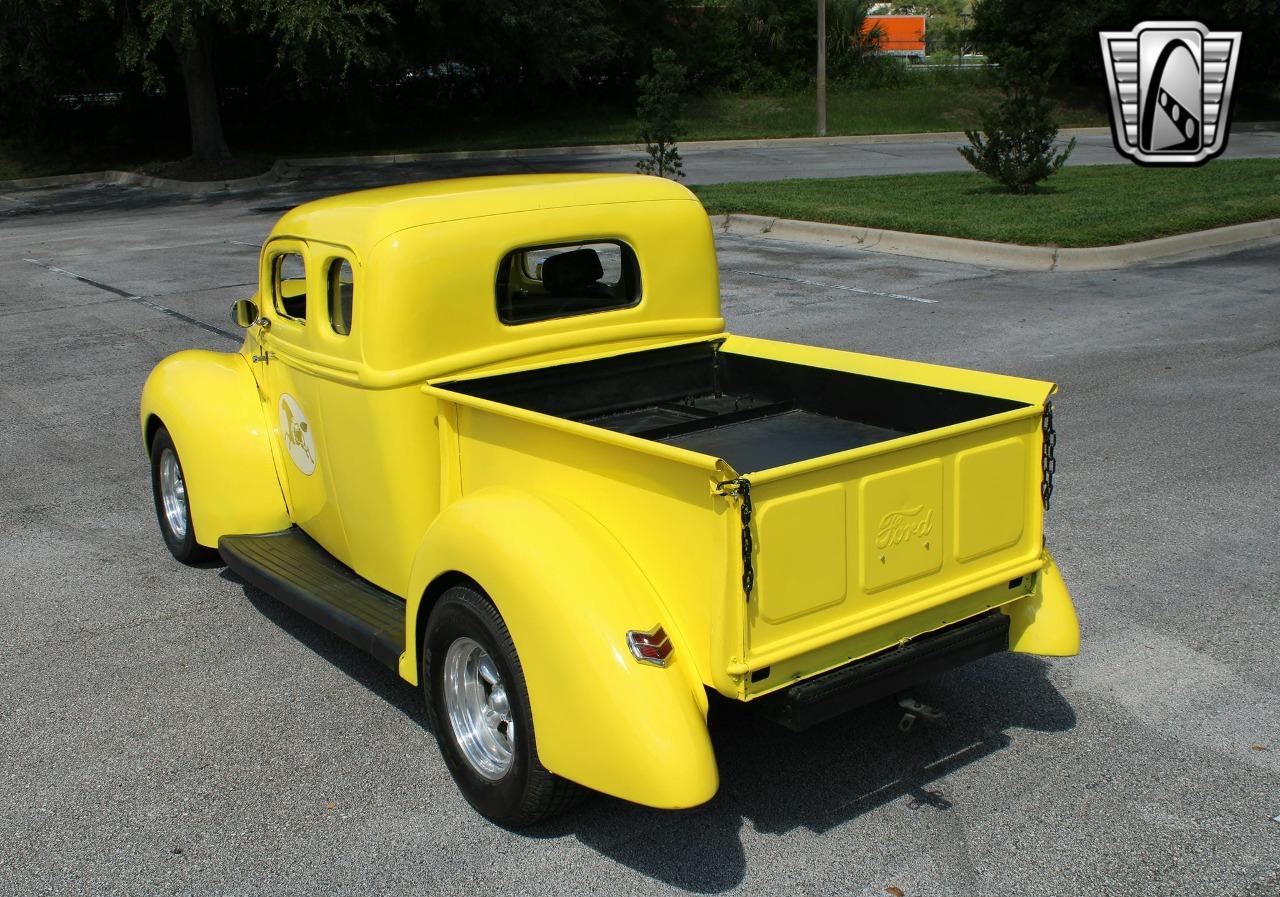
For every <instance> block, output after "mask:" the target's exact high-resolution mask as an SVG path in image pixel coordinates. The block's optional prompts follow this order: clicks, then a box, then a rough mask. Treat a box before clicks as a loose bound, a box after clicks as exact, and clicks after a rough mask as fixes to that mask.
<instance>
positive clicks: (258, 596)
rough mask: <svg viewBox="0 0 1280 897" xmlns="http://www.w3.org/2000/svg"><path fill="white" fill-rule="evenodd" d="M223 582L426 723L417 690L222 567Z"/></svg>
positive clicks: (304, 642)
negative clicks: (237, 589)
mask: <svg viewBox="0 0 1280 897" xmlns="http://www.w3.org/2000/svg"><path fill="white" fill-rule="evenodd" d="M218 575H219V576H221V577H222V578H223V579H225V580H226V581H227V582H230V583H234V584H235V585H238V586H239V587H240V588H242V589H243V590H244V596H245V598H247V599H248V601H249V603H250V604H252V605H253V607H254V609H256V610H257V611H258V612H259V613H260V614H262V616H264V617H266V618H267V619H268V620H270V621H271V622H272V623H274V624H275V625H277V626H279V627H280V628H281V629H283V630H284V631H285V632H287V633H288V634H289V635H290V636H291V637H292V638H294V639H296V640H297V641H298V643H299V644H301V645H304V646H305V647H306V648H308V649H309V650H311V651H313V652H314V653H315V654H317V655H319V656H320V657H323V658H324V659H325V660H327V661H328V662H329V663H331V664H333V665H334V666H335V667H337V668H338V669H340V670H342V672H344V673H346V674H347V675H348V676H350V677H351V678H352V679H353V680H355V681H356V682H359V683H360V684H361V685H363V686H364V687H365V688H367V689H369V691H371V692H373V693H374V694H376V695H378V696H379V697H380V698H382V699H383V700H384V701H386V702H387V703H388V704H390V705H391V706H393V707H395V708H396V709H397V710H399V711H400V712H401V713H403V714H404V715H405V716H407V717H409V718H410V719H412V720H414V721H415V722H417V723H419V724H420V725H421V726H422V727H423V728H424V729H428V730H429V727H428V726H427V714H426V712H425V711H424V709H423V707H422V698H421V697H420V695H419V694H418V689H416V688H415V687H414V686H412V685H410V684H409V683H408V682H405V681H404V680H403V679H401V678H400V677H399V676H398V675H397V674H396V673H395V672H394V671H392V670H389V669H387V668H386V667H384V666H383V665H382V664H380V663H378V661H376V660H374V659H373V658H372V657H370V656H369V655H368V654H365V653H364V652H363V651H361V650H360V649H359V648H355V647H352V646H351V645H349V644H347V643H346V642H345V641H343V640H342V639H341V638H339V637H338V636H336V635H334V634H333V633H332V632H330V631H329V630H327V629H325V628H324V627H323V626H319V625H317V624H315V623H312V622H311V621H310V620H308V619H307V618H306V617H304V616H302V614H300V613H298V612H297V611H295V610H293V608H291V607H288V606H287V605H284V604H282V603H280V602H279V601H277V600H276V599H275V598H272V597H271V596H270V595H268V594H267V593H266V592H263V591H261V590H259V589H256V588H254V587H253V586H251V585H249V584H248V583H246V582H245V581H244V580H242V579H241V578H240V577H239V576H236V574H234V573H232V572H231V570H230V569H228V568H226V567H224V568H223V569H222V572H221V573H219V574H218Z"/></svg>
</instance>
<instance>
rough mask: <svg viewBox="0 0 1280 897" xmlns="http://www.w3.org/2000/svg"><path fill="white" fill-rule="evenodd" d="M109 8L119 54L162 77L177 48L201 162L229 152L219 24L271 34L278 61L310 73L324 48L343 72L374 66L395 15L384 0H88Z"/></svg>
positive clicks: (195, 154) (153, 78) (195, 153)
mask: <svg viewBox="0 0 1280 897" xmlns="http://www.w3.org/2000/svg"><path fill="white" fill-rule="evenodd" d="M84 2H85V3H86V6H87V7H92V6H93V5H95V3H97V2H101V3H105V4H109V6H108V9H109V11H110V13H111V14H112V16H113V18H114V20H115V21H116V23H117V24H118V25H119V27H120V31H121V35H122V37H121V41H120V58H121V60H122V61H123V62H124V64H125V65H127V66H129V67H131V68H134V69H138V70H140V71H142V73H143V75H144V76H145V77H146V78H147V79H148V81H149V82H150V83H152V84H154V85H159V84H160V80H161V79H160V74H159V69H158V67H157V64H156V59H157V56H158V55H159V53H160V52H161V48H162V47H167V48H169V49H171V50H172V51H173V53H174V54H175V56H176V57H177V61H178V67H179V69H180V71H181V73H182V83H183V86H184V87H185V89H186V94H187V111H188V116H189V119H190V125H191V157H192V158H193V159H195V160H197V161H211V160H220V159H226V158H228V157H229V156H230V155H231V152H230V150H229V149H228V147H227V141H226V138H225V136H224V134H223V128H222V113H221V109H220V107H219V103H218V88H217V81H216V78H215V69H214V60H213V57H214V50H215V47H216V44H217V35H218V31H219V30H220V29H224V30H234V29H239V30H244V31H248V32H263V33H267V34H269V35H270V36H271V37H272V39H273V40H274V41H275V43H276V47H277V64H280V65H290V66H292V67H293V69H294V70H295V72H296V73H297V75H298V77H299V78H303V77H305V61H306V56H307V53H308V51H311V50H318V51H319V52H321V53H323V54H324V55H325V56H326V57H328V58H329V59H331V60H333V61H334V62H336V63H337V64H338V65H339V66H340V67H341V69H342V70H343V71H346V70H347V69H349V68H350V67H352V66H353V65H370V64H372V63H373V62H374V61H375V60H376V58H377V54H376V53H375V52H373V51H372V49H371V44H370V42H371V39H372V38H373V37H374V36H375V35H376V34H377V31H378V28H379V26H380V25H383V24H387V23H389V22H390V16H389V14H388V12H387V9H386V7H385V6H384V5H383V4H382V3H381V2H379V0H364V2H356V3H347V2H345V0H294V2H291V0H258V2H255V3H245V4H242V3H237V2H235V0H84Z"/></svg>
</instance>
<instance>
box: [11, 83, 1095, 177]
mask: <svg viewBox="0 0 1280 897" xmlns="http://www.w3.org/2000/svg"><path fill="white" fill-rule="evenodd" d="M912 78H913V79H917V80H913V81H912V82H910V83H909V84H907V85H906V86H903V87H898V88H891V89H875V88H855V87H844V86H840V85H832V86H831V87H830V89H829V90H828V94H827V133H828V134H831V135H844V134H899V133H917V132H921V131H956V130H962V129H964V128H968V127H976V126H977V124H978V118H979V109H980V107H981V106H983V105H984V104H987V103H989V102H991V101H993V100H994V99H995V96H996V93H995V91H994V89H993V88H991V87H989V86H986V84H985V81H984V79H983V78H982V76H981V75H980V74H977V75H975V74H972V73H943V74H941V75H938V74H916V75H912ZM633 112H634V110H632V109H631V108H629V107H622V106H603V105H598V106H581V105H579V106H577V107H575V108H573V109H572V110H566V111H565V113H563V114H547V113H545V112H541V113H536V114H530V115H529V116H526V117H521V116H513V115H504V116H500V117H486V116H482V115H481V116H476V117H472V118H468V119H457V120H454V121H450V120H449V119H447V118H443V119H442V118H433V119H432V120H431V128H432V132H433V133H432V136H430V137H429V138H425V139H421V140H413V139H407V140H405V139H401V140H385V139H383V140H378V139H372V140H371V139H370V138H369V137H368V135H364V134H361V133H358V132H354V131H353V132H351V133H347V134H341V133H337V132H336V131H335V130H334V129H328V128H322V129H317V130H316V132H315V133H313V134H310V135H304V134H301V133H299V132H297V131H292V130H288V131H283V132H280V133H283V134H286V135H287V139H288V140H289V141H290V142H287V143H286V142H270V139H269V138H268V142H261V135H260V134H257V133H255V134H253V135H237V134H236V133H234V132H231V133H230V134H229V140H230V143H231V148H232V150H233V151H234V152H236V153H237V154H242V155H245V156H249V157H256V158H258V159H264V160H267V161H265V162H264V164H263V166H262V167H263V168H264V169H265V167H266V165H269V164H270V161H269V160H270V159H274V158H278V157H286V158H287V157H290V156H294V157H297V156H319V155H329V154H339V153H382V152H430V151H433V150H484V149H508V148H516V147H538V146H574V145H581V144H607V143H634V142H635V141H636V122H635V116H634V114H633ZM1106 115H1107V113H1106V110H1105V109H1104V107H1103V106H1102V105H1101V104H1097V105H1089V104H1088V103H1073V102H1069V101H1064V102H1061V103H1060V104H1059V109H1058V117H1059V124H1061V126H1062V127H1076V126H1086V125H1105V124H1106V123H1107V118H1106ZM684 123H685V127H686V131H687V133H686V135H685V138H684V139H685V140H724V139H732V138H737V137H746V138H751V137H811V136H813V126H814V95H813V91H811V90H808V91H798V92H792V93H783V94H724V93H715V94H708V95H705V96H698V97H691V98H690V99H689V102H688V107H687V109H686V112H685V116H684ZM255 140H257V142H254V141H255ZM151 152H153V153H154V152H155V150H154V149H153V150H152V151H151ZM166 161H170V160H165V159H159V158H154V157H151V156H148V157H145V158H143V157H138V155H137V154H136V153H135V154H133V155H130V154H128V153H127V152H117V153H115V154H112V153H110V152H109V151H106V150H102V149H94V148H92V147H90V148H86V147H78V148H73V149H71V150H68V151H67V152H65V153H63V154H61V155H58V154H56V153H52V154H51V153H49V152H40V153H32V152H23V150H22V148H21V147H19V146H16V145H14V144H12V143H5V142H3V141H0V180H6V179H9V178H20V177H39V176H41V175H47V174H64V173H66V172H71V171H97V170H102V169H105V168H125V169H129V170H138V169H140V168H148V169H155V168H159V167H162V166H163V165H164V163H165V162H166Z"/></svg>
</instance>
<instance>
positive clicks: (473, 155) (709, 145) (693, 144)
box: [287, 123, 1280, 168]
mask: <svg viewBox="0 0 1280 897" xmlns="http://www.w3.org/2000/svg"><path fill="white" fill-rule="evenodd" d="M1276 127H1277V128H1280V123H1277V124H1276ZM1059 133H1060V134H1061V135H1062V136H1063V137H1101V136H1108V135H1110V134H1111V129H1110V128H1063V129H1062V131H1060V132H1059ZM964 139H965V136H964V132H963V131H920V132H915V133H911V134H857V135H850V136H845V137H760V138H746V139H740V140H687V141H681V142H680V149H681V150H682V151H686V152H687V151H696V150H704V149H710V150H716V149H768V148H769V147H776V146H857V145H866V144H877V143H932V142H934V141H937V140H957V141H963V140H964ZM620 152H626V153H636V154H640V153H643V152H644V146H643V145H642V144H639V143H597V144H589V145H583V146H538V147H524V148H521V149H495V150H441V151H438V152H429V153H382V154H378V155H372V156H359V155H351V156H315V157H310V158H299V159H288V160H287V161H288V162H289V164H291V165H294V166H296V167H298V168H327V167H331V166H336V165H407V164H413V163H418V162H457V161H461V160H466V159H513V158H519V157H521V156H573V155H580V154H581V155H591V154H593V153H601V154H617V153H620Z"/></svg>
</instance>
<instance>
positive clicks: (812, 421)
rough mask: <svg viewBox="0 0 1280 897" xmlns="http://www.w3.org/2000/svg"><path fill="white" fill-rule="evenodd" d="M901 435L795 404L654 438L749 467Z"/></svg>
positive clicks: (740, 467) (736, 467)
mask: <svg viewBox="0 0 1280 897" xmlns="http://www.w3.org/2000/svg"><path fill="white" fill-rule="evenodd" d="M901 435H903V434H902V433H899V432H898V431H897V430H886V429H884V428H883V427H873V426H871V425H870V424H861V423H858V422H857V421H850V420H841V419H840V418H838V417H828V416H826V415H824V414H815V413H814V412H812V411H803V410H800V409H794V410H790V411H784V412H782V413H780V414H773V415H770V416H768V417H757V418H753V419H751V420H743V421H738V422H736V423H726V424H724V425H722V426H713V427H708V428H707V429H702V430H696V431H694V432H692V433H683V434H678V435H672V436H667V437H665V438H662V439H659V440H658V441H659V442H663V443H666V444H667V445H675V446H679V447H680V448H686V449H690V450H691V451H695V452H701V453H703V454H706V455H711V456H713V457H716V458H723V459H724V460H726V461H728V462H729V464H731V465H732V466H733V469H734V470H737V471H740V472H742V473H749V472H752V471H757V470H766V469H768V468H770V467H780V466H781V465H783V464H792V463H794V462H796V461H804V460H806V459H808V458H817V457H819V456H821V455H830V454H832V453H834V452H843V451H846V450H848V449H852V448H858V447H859V446H864V445H871V444H872V443H875V442H884V441H885V440H888V439H896V438H897V437H899V436H901Z"/></svg>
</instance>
